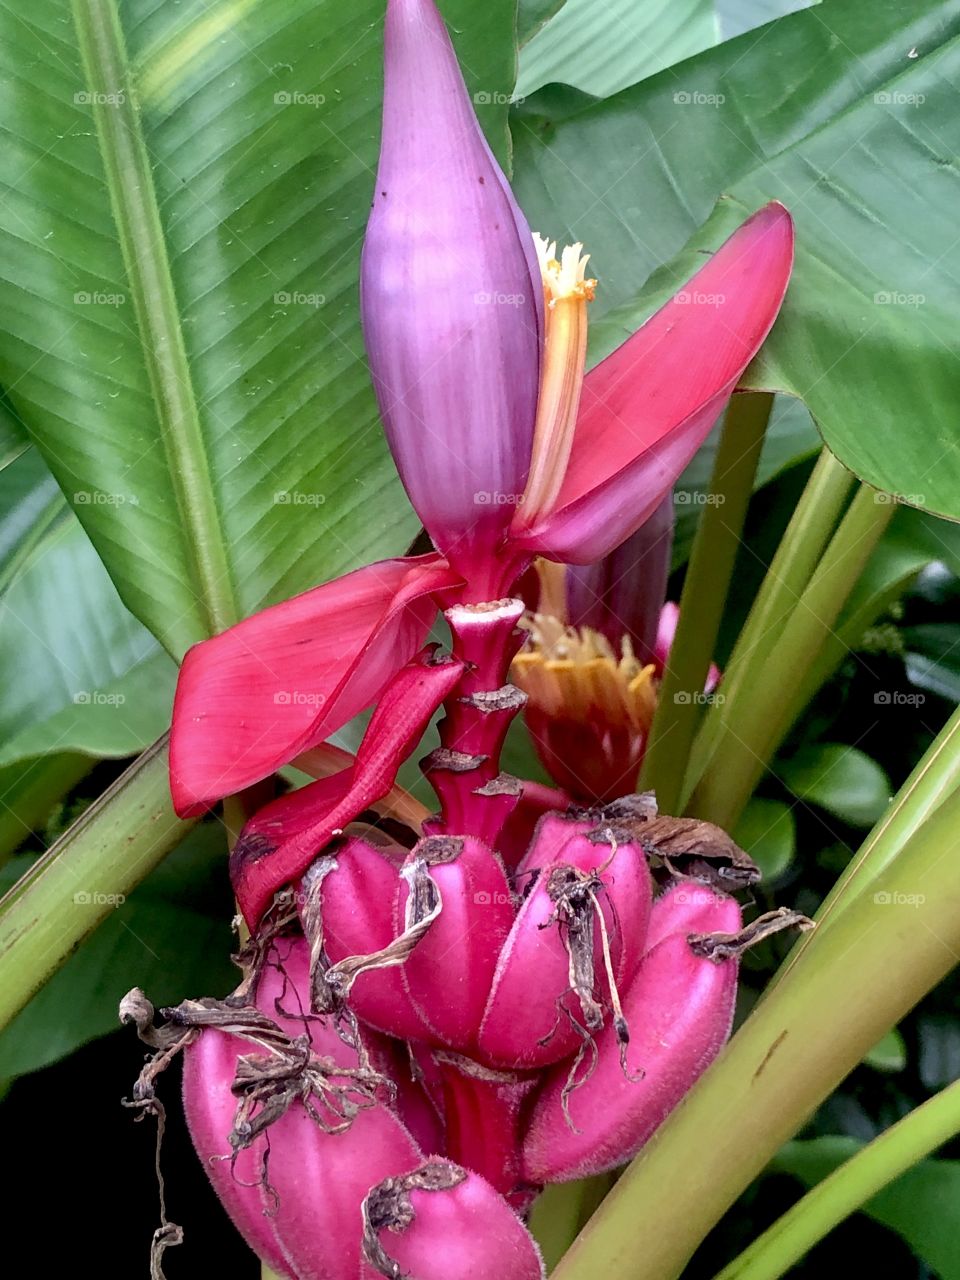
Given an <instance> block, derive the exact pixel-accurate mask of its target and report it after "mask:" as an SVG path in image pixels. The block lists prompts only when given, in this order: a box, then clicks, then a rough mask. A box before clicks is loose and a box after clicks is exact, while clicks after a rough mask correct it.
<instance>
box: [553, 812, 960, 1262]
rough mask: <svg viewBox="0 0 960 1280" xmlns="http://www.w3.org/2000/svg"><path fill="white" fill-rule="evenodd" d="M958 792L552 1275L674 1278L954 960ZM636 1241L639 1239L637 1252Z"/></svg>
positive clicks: (757, 1022) (727, 1057) (958, 929)
mask: <svg viewBox="0 0 960 1280" xmlns="http://www.w3.org/2000/svg"><path fill="white" fill-rule="evenodd" d="M958 824H960V791H954V792H953V793H952V794H951V795H950V796H949V797H948V798H947V799H946V800H945V801H944V802H943V804H942V805H941V806H940V807H939V808H938V809H936V810H935V811H934V812H933V814H932V815H931V816H930V817H929V818H928V819H927V821H926V822H925V823H924V824H923V825H922V826H921V827H920V829H919V830H918V831H917V832H916V834H915V835H914V837H913V839H912V840H911V841H910V842H909V843H908V844H907V845H906V846H905V847H904V849H903V850H902V852H901V854H900V856H899V857H898V858H897V859H896V861H895V862H894V863H893V864H892V865H890V866H889V867H887V869H886V870H885V871H884V872H883V873H882V874H881V875H880V876H879V877H878V879H877V880H876V881H875V882H874V884H875V888H876V889H877V890H878V891H880V892H881V893H882V894H883V895H888V897H887V898H886V899H885V898H883V897H880V898H875V897H874V896H873V895H862V894H861V895H860V896H859V897H858V898H857V899H856V900H855V901H854V902H852V903H851V904H850V906H849V907H848V908H847V909H846V910H845V911H844V912H843V913H842V914H841V915H840V916H839V918H838V919H837V920H836V922H835V923H834V925H833V926H832V927H831V928H830V929H828V930H826V931H825V932H824V935H823V937H822V938H821V939H820V942H819V945H818V946H817V948H816V950H815V951H814V950H813V949H812V948H808V950H807V954H806V955H805V956H804V957H803V959H802V960H801V961H800V962H798V963H797V964H796V965H795V966H794V967H793V969H792V970H791V972H789V973H788V974H787V976H786V977H785V978H784V979H783V981H782V982H781V983H780V985H779V988H778V990H777V991H776V992H775V993H774V994H773V995H772V996H770V998H769V999H767V1000H764V1001H763V1002H762V1003H761V1004H760V1005H759V1006H758V1007H757V1008H756V1010H755V1011H754V1012H753V1013H752V1014H751V1016H750V1017H749V1018H748V1019H747V1020H746V1022H745V1023H744V1025H743V1026H742V1028H741V1029H740V1031H739V1032H738V1033H737V1035H736V1036H735V1037H734V1039H733V1041H732V1042H731V1044H730V1045H729V1046H728V1048H727V1049H726V1051H725V1052H724V1053H723V1054H721V1056H720V1058H719V1059H718V1060H717V1062H716V1063H714V1065H713V1066H712V1067H711V1069H710V1070H709V1071H708V1072H707V1073H706V1074H705V1075H704V1077H703V1079H702V1080H700V1081H699V1083H698V1084H697V1085H696V1086H695V1087H694V1088H693V1089H692V1090H691V1091H690V1093H689V1094H688V1095H687V1097H686V1098H685V1099H684V1101H683V1102H682V1103H681V1105H680V1106H679V1107H678V1108H677V1109H676V1111H674V1112H673V1114H672V1115H670V1116H669V1117H668V1118H667V1120H666V1121H665V1122H664V1124H663V1125H662V1126H661V1128H660V1129H659V1130H658V1132H657V1133H656V1134H655V1135H654V1137H653V1138H652V1139H651V1141H650V1142H649V1143H648V1144H647V1147H646V1148H645V1149H644V1151H643V1152H642V1153H641V1154H640V1156H639V1157H638V1158H637V1159H636V1160H635V1161H634V1162H633V1164H632V1165H631V1166H630V1167H629V1169H627V1171H626V1172H625V1173H624V1175H623V1177H622V1178H621V1179H620V1181H619V1182H618V1183H617V1185H616V1187H615V1188H614V1189H613V1191H612V1192H611V1193H610V1195H609V1196H608V1197H607V1199H606V1200H605V1201H604V1202H603V1204H602V1205H601V1207H600V1209H599V1210H598V1212H597V1213H596V1214H595V1215H594V1217H593V1218H592V1219H591V1220H590V1222H589V1223H588V1224H587V1226H586V1227H585V1228H584V1230H583V1231H582V1232H581V1234H580V1236H579V1237H578V1239H577V1240H576V1241H575V1242H574V1244H573V1246H572V1248H571V1249H570V1251H569V1253H568V1254H567V1256H566V1257H565V1258H564V1259H563V1261H562V1262H561V1264H560V1266H559V1267H558V1269H557V1271H556V1273H555V1277H556V1280H594V1277H596V1276H604V1277H605V1280H675V1277H677V1276H678V1275H679V1274H680V1272H681V1271H682V1270H683V1267H684V1266H685V1265H686V1263H687V1261H688V1259H689V1258H690V1256H691V1254H692V1253H693V1251H694V1250H695V1249H696V1247H697V1245H698V1244H699V1243H700V1241H701V1240H703V1238H704V1237H705V1236H706V1234H707V1232H708V1231H709V1230H710V1229H711V1228H712V1227H713V1226H714V1225H715V1224H716V1223H717V1221H718V1220H719V1219H720V1217H721V1216H722V1215H723V1213H724V1212H725V1211H726V1210H727V1209H728V1208H729V1207H730V1205H732V1204H733V1202H734V1201H735V1200H736V1198H737V1196H738V1195H739V1194H740V1193H741V1192H742V1191H743V1190H744V1189H745V1188H746V1187H747V1186H748V1185H749V1184H750V1182H751V1181H752V1180H753V1179H754V1178H755V1177H756V1176H757V1175H758V1174H759V1173H760V1171H761V1170H762V1169H763V1168H764V1166H765V1165H766V1164H767V1162H768V1161H769V1160H770V1159H771V1157H772V1156H773V1155H774V1154H775V1153H776V1152H777V1151H778V1150H779V1149H780V1147H781V1146H782V1144H783V1143H784V1142H785V1141H786V1140H787V1139H788V1138H790V1137H792V1136H793V1134H794V1133H795V1132H796V1131H797V1130H798V1129H799V1128H800V1127H801V1125H802V1124H803V1123H804V1121H805V1120H806V1119H807V1117H808V1116H809V1115H810V1114H811V1112H812V1111H813V1110H814V1108H815V1107H816V1106H817V1105H818V1104H819V1103H820V1102H821V1101H822V1100H823V1099H824V1098H825V1097H826V1096H827V1095H828V1094H829V1093H830V1092H831V1090H833V1089H834V1088H836V1086H837V1085H838V1084H839V1082H840V1081H841V1080H842V1079H843V1078H844V1077H845V1076H846V1075H847V1074H848V1073H849V1072H850V1071H851V1070H852V1069H853V1068H854V1067H855V1066H856V1065H857V1063H858V1062H860V1060H861V1059H862V1058H863V1057H864V1055H865V1054H866V1053H867V1052H868V1051H869V1050H870V1049H871V1048H872V1047H873V1046H874V1045H875V1044H876V1042H877V1041H878V1040H879V1039H880V1037H881V1036H882V1035H883V1034H884V1033H885V1032H886V1031H888V1030H889V1029H890V1027H892V1026H893V1025H894V1024H895V1023H896V1022H898V1021H899V1020H900V1019H901V1018H902V1017H903V1016H904V1015H905V1014H906V1013H907V1011H908V1010H909V1009H911V1008H912V1007H913V1005H914V1004H915V1003H916V1002H917V1001H918V1000H919V999H920V998H921V997H922V996H923V995H924V994H926V992H927V991H929V990H930V988H931V987H933V986H934V985H935V984H936V983H937V982H939V981H940V979H941V978H942V977H943V976H944V975H945V974H946V973H948V972H949V971H950V969H951V968H952V967H953V966H954V964H955V963H956V962H957V958H958V955H960V876H958V875H957V872H956V858H955V848H956V831H957V827H958ZM638 1242H642V1247H640V1246H639V1244H638Z"/></svg>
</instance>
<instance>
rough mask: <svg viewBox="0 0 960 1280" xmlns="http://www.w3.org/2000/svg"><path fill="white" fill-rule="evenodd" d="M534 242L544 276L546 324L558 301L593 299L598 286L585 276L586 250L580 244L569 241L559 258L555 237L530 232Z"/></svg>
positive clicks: (587, 259)
mask: <svg viewBox="0 0 960 1280" xmlns="http://www.w3.org/2000/svg"><path fill="white" fill-rule="evenodd" d="M533 243H534V244H535V245H536V248H537V258H538V260H539V262H540V275H541V277H542V278H543V294H544V300H545V302H546V304H547V313H548V317H547V327H548V328H549V325H550V320H549V313H550V311H552V310H553V309H554V308H555V307H556V305H557V303H558V302H561V301H563V300H564V299H566V298H575V299H578V300H582V301H584V302H592V301H593V299H594V295H595V294H596V290H597V282H596V280H593V279H590V280H588V279H586V269H587V263H588V262H589V261H590V255H589V253H584V252H583V245H582V244H568V245H566V246H565V248H564V250H563V252H562V253H561V255H560V258H559V259H558V258H557V242H556V240H550V241H547V240H545V239H544V238H543V236H541V235H538V233H537V232H536V231H535V232H534V233H533Z"/></svg>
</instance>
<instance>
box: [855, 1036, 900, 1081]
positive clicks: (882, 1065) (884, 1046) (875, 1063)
mask: <svg viewBox="0 0 960 1280" xmlns="http://www.w3.org/2000/svg"><path fill="white" fill-rule="evenodd" d="M863 1061H864V1062H865V1063H866V1065H867V1066H868V1067H873V1069H874V1071H886V1072H890V1073H893V1072H896V1071H903V1069H904V1067H906V1065H907V1045H906V1041H905V1040H904V1038H903V1036H902V1035H901V1034H900V1032H899V1031H898V1030H897V1028H896V1027H892V1028H891V1029H890V1030H889V1031H888V1032H887V1034H886V1035H885V1036H884V1037H883V1039H882V1040H879V1041H878V1042H877V1043H876V1044H875V1045H874V1046H873V1048H872V1049H871V1050H870V1052H869V1053H868V1054H867V1055H866V1057H865V1058H864V1059H863Z"/></svg>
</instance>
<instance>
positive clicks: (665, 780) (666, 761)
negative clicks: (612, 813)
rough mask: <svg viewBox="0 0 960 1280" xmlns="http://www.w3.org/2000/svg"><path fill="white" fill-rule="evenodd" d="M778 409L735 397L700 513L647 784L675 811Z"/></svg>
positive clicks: (761, 400) (761, 398) (765, 399)
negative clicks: (769, 431)
mask: <svg viewBox="0 0 960 1280" xmlns="http://www.w3.org/2000/svg"><path fill="white" fill-rule="evenodd" d="M772 409H773V396H772V395H771V394H770V393H768V392H761V393H759V394H755V395H752V394H749V393H741V394H739V395H735V396H734V397H733V399H732V400H731V401H730V407H729V408H728V410H727V414H726V418H725V419H724V423H723V431H722V433H721V436H720V443H719V446H718V448H717V456H716V459H715V461H714V466H713V475H712V477H711V480H710V501H709V502H708V503H707V505H706V507H705V508H704V510H703V514H702V515H701V517H700V524H699V527H698V528H697V535H696V538H695V539H694V543H693V551H692V553H691V555H690V563H689V566H688V567H687V576H686V579H685V581H684V585H683V595H682V596H681V598H680V619H679V622H678V624H677V634H676V638H675V639H674V642H673V646H672V647H671V650H670V658H669V662H668V664H667V668H666V671H665V673H664V677H663V680H662V681H661V684H660V691H659V696H658V702H657V712H656V715H655V716H654V720H653V725H652V728H651V730H650V744H649V746H648V748H647V752H646V756H645V758H644V762H643V772H642V775H641V784H640V785H641V788H642V789H644V790H648V789H649V790H653V791H655V792H656V793H657V800H658V802H659V805H660V808H661V809H662V810H664V811H665V812H667V813H674V812H675V811H676V806H677V805H678V803H679V798H680V792H681V790H682V786H683V777H684V772H685V770H686V767H687V760H688V757H689V754H690V746H691V743H692V742H693V738H694V734H695V733H696V730H697V724H698V722H699V720H700V718H701V715H702V707H703V703H702V695H703V689H704V686H705V685H706V682H707V674H708V672H709V670H710V662H711V660H712V658H713V654H714V650H715V648H716V641H717V632H718V630H719V628H720V618H721V615H722V613H723V606H724V603H725V601H726V598H727V591H728V590H729V587H730V578H731V575H732V573H733V565H734V561H735V560H736V558H737V550H738V548H739V546H740V535H741V534H742V532H743V522H744V519H745V518H746V514H747V507H748V506H749V505H750V497H751V494H752V493H753V486H754V481H755V479H756V474H757V464H758V463H759V461H760V451H761V449H762V448H763V438H764V434H765V432H766V429H767V423H768V422H769V421H770V412H771V410H772Z"/></svg>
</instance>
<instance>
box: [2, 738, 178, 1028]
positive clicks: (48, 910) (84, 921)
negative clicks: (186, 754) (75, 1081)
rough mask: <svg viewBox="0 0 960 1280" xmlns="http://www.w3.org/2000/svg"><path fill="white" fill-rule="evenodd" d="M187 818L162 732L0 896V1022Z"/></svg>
mask: <svg viewBox="0 0 960 1280" xmlns="http://www.w3.org/2000/svg"><path fill="white" fill-rule="evenodd" d="M193 826H194V821H183V820H182V819H180V818H178V817H177V816H176V814H175V813H174V812H173V807H172V805H171V803H170V789H169V783H168V780H167V739H166V737H163V738H161V739H160V740H159V741H158V742H156V743H155V744H154V745H153V746H152V747H150V749H149V750H147V751H145V752H144V754H143V755H142V756H141V757H140V758H139V759H138V760H137V761H135V762H134V764H132V765H131V766H130V768H129V769H127V771H126V772H125V773H124V774H122V775H121V777H119V778H118V779H117V781H116V782H115V783H114V784H113V786H112V787H110V789H109V790H108V791H106V792H104V794H103V795H102V796H101V797H100V799H99V800H97V801H96V803H94V804H92V805H91V806H90V808H89V809H87V811H86V812H85V813H84V814H83V816H82V817H81V818H80V819H79V821H77V822H75V823H74V824H73V826H72V827H71V828H70V830H69V831H67V832H66V833H65V834H64V835H63V836H61V838H60V839H59V840H58V841H57V842H56V844H54V845H52V846H51V847H50V849H48V850H47V852H46V853H45V854H44V855H43V856H42V857H41V858H38V859H37V861H36V863H35V864H34V865H33V866H32V867H31V868H30V870H29V871H28V872H27V874H26V875H25V876H23V877H22V878H21V879H20V880H19V881H18V882H17V883H16V884H15V885H14V886H13V888H12V889H11V890H10V892H9V893H7V894H6V896H5V897H4V898H3V899H2V901H0V962H2V965H3V981H2V983H0V1027H5V1026H6V1025H7V1023H8V1022H9V1021H10V1019H11V1018H12V1017H13V1016H14V1014H16V1013H18V1012H19V1011H20V1009H22V1008H23V1006H24V1005H25V1004H26V1003H27V1001H28V1000H29V999H30V997H31V996H32V995H33V994H34V992H35V991H37V990H38V989H39V988H40V987H41V986H42V985H43V983H44V982H45V981H46V980H47V978H49V977H50V975H51V974H52V973H54V972H55V971H56V970H57V969H58V968H59V967H60V965H61V964H62V963H63V962H64V960H66V959H67V957H68V956H69V955H70V954H71V952H72V951H73V950H74V948H75V947H76V946H77V944H78V943H79V942H81V941H82V940H83V939H84V938H85V937H86V936H87V934H89V933H92V932H93V930H94V929H95V928H96V927H97V925H98V924H99V923H100V922H101V920H103V919H104V917H105V916H108V915H109V914H110V912H111V911H112V910H113V909H114V906H115V904H116V901H117V897H118V895H126V894H128V893H129V892H130V891H131V890H132V889H133V888H135V887H136V885H138V884H139V883H140V881H141V880H142V879H143V878H144V877H145V876H146V875H147V874H148V872H150V871H152V870H153V868H154V867H155V866H156V865H157V863H158V862H160V861H161V859H162V858H163V857H164V856H165V855H166V854H167V853H169V852H170V850H171V849H174V848H176V846H177V845H178V844H179V843H180V841H181V840H182V839H183V838H184V836H185V835H186V834H187V832H188V831H189V830H190V829H191V827H193Z"/></svg>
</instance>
